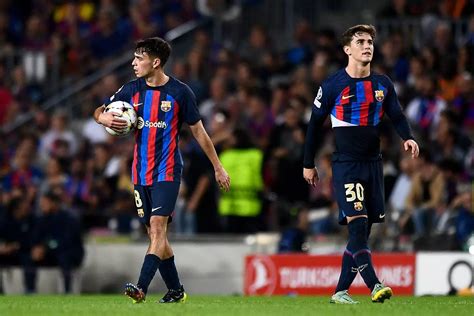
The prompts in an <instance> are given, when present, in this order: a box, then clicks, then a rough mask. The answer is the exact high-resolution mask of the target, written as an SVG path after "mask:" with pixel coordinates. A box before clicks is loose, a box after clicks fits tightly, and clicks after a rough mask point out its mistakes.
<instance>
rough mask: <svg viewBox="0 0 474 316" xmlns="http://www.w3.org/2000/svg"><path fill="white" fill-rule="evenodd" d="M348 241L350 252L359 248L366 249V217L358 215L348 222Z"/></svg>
mask: <svg viewBox="0 0 474 316" xmlns="http://www.w3.org/2000/svg"><path fill="white" fill-rule="evenodd" d="M348 229H349V243H348V245H347V246H348V248H349V250H350V251H351V252H354V251H358V250H361V249H367V248H368V245H367V218H366V217H359V218H356V219H354V220H352V221H351V222H350V223H349V224H348Z"/></svg>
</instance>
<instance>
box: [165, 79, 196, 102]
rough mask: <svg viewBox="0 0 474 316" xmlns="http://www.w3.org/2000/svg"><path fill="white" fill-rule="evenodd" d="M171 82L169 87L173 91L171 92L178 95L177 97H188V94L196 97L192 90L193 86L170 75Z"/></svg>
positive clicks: (175, 95)
mask: <svg viewBox="0 0 474 316" xmlns="http://www.w3.org/2000/svg"><path fill="white" fill-rule="evenodd" d="M169 77H170V79H169V82H168V87H169V90H170V92H171V94H172V95H173V96H174V97H176V98H181V97H188V96H193V97H194V92H193V90H191V88H190V87H189V86H188V85H187V84H186V83H184V82H182V81H181V80H179V79H177V78H175V77H173V76H169Z"/></svg>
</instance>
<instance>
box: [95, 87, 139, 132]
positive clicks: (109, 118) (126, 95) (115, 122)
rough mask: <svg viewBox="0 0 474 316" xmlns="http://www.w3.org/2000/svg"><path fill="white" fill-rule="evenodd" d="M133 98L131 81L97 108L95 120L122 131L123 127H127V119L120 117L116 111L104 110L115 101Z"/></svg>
mask: <svg viewBox="0 0 474 316" xmlns="http://www.w3.org/2000/svg"><path fill="white" fill-rule="evenodd" d="M131 98H132V95H131V87H130V83H128V84H125V85H123V86H121V87H120V89H118V90H117V92H115V93H114V95H113V96H111V97H110V98H109V99H108V100H107V101H106V102H105V104H102V105H101V106H99V107H98V108H96V109H95V111H94V114H93V115H94V120H95V121H96V122H97V123H98V124H101V125H103V126H105V127H109V128H111V129H113V130H118V131H120V130H121V129H124V128H126V127H127V121H125V120H122V119H121V118H119V117H120V114H118V113H115V112H104V111H105V107H106V106H107V105H108V104H110V103H112V102H114V101H124V102H130V99H131Z"/></svg>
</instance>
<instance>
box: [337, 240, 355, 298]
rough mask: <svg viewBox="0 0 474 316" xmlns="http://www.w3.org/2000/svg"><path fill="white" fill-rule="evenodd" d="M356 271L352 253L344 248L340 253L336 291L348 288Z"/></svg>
mask: <svg viewBox="0 0 474 316" xmlns="http://www.w3.org/2000/svg"><path fill="white" fill-rule="evenodd" d="M357 271H358V270H357V266H356V263H355V261H354V258H352V253H351V252H350V251H349V250H347V249H346V250H345V251H344V254H343V255H342V267H341V274H340V275H339V282H337V286H336V292H339V291H344V290H348V289H349V287H350V286H351V284H352V282H353V281H354V279H355V277H356V276H357Z"/></svg>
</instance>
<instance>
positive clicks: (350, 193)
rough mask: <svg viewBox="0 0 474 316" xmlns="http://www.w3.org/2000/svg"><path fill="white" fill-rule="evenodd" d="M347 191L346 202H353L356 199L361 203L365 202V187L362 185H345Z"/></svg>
mask: <svg viewBox="0 0 474 316" xmlns="http://www.w3.org/2000/svg"><path fill="white" fill-rule="evenodd" d="M344 188H345V189H346V201H347V202H353V201H355V200H356V199H357V200H359V201H363V200H364V187H363V186H362V184H360V183H346V184H344ZM354 188H355V190H354Z"/></svg>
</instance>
